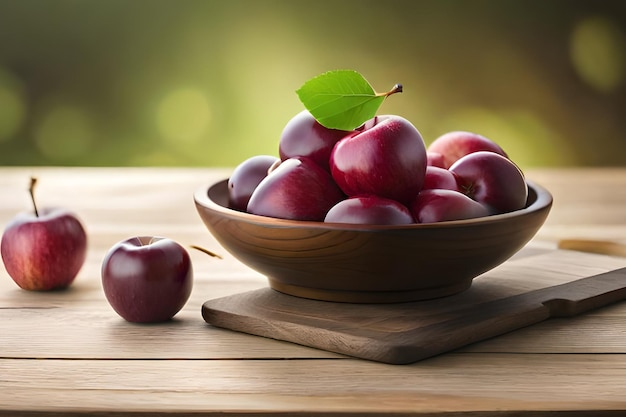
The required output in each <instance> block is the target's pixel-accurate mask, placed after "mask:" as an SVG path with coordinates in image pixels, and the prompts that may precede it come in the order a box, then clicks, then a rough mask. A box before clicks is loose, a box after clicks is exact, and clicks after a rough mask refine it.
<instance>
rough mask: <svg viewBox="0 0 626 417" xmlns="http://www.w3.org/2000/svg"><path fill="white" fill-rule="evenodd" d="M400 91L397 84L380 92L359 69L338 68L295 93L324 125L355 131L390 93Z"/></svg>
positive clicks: (400, 87)
mask: <svg viewBox="0 0 626 417" xmlns="http://www.w3.org/2000/svg"><path fill="white" fill-rule="evenodd" d="M401 91H402V86H401V85H399V84H397V85H396V86H394V88H393V89H392V90H391V91H390V92H388V93H383V94H378V93H376V91H374V88H372V86H371V85H370V83H369V82H368V81H367V80H366V79H365V78H364V77H363V76H362V75H361V74H359V73H358V72H356V71H353V70H336V71H328V72H325V73H323V74H321V75H318V76H317V77H314V78H312V79H310V80H309V81H307V82H306V83H304V85H302V87H300V88H299V89H298V90H296V93H297V94H298V97H299V98H300V101H301V102H302V104H304V107H305V108H306V109H307V110H308V111H309V112H310V113H311V114H312V115H313V117H315V119H316V120H317V121H318V122H319V123H320V124H321V125H323V126H325V127H327V128H330V129H341V130H352V129H355V128H357V127H359V126H361V125H362V124H363V123H364V122H366V121H367V120H369V119H371V118H372V117H374V116H375V115H376V112H377V111H378V108H379V107H380V105H381V104H382V103H383V101H384V100H385V98H386V97H387V96H389V95H391V94H393V93H397V92H401Z"/></svg>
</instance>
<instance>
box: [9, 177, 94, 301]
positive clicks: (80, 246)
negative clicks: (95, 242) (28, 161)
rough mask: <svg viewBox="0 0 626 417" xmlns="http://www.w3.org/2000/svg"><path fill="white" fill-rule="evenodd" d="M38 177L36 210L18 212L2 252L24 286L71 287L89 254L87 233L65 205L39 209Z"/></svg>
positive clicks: (25, 287)
mask: <svg viewBox="0 0 626 417" xmlns="http://www.w3.org/2000/svg"><path fill="white" fill-rule="evenodd" d="M35 183H36V180H35V179H34V178H33V179H31V186H30V193H31V198H32V200H33V206H34V211H33V212H23V213H19V214H17V215H16V216H15V218H13V220H11V221H10V222H9V223H8V224H7V226H6V229H5V231H4V233H3V235H2V241H1V242H0V252H1V253H2V260H3V261H4V266H5V268H6V270H7V272H8V274H9V275H10V276H11V278H13V280H14V281H15V282H16V284H17V285H18V286H19V287H20V288H23V289H25V290H40V291H46V290H54V289H61V288H66V287H68V286H69V285H70V284H71V283H72V282H74V279H75V278H76V275H77V274H78V272H79V271H80V269H81V268H82V266H83V263H84V262H85V257H86V254H87V234H86V233H85V229H84V228H83V225H82V223H81V222H80V220H79V219H78V216H77V215H76V214H75V213H73V212H71V211H69V210H66V209H63V208H43V209H41V210H38V209H37V206H36V204H35V199H34V193H33V190H34V186H35Z"/></svg>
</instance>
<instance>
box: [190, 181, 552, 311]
mask: <svg viewBox="0 0 626 417" xmlns="http://www.w3.org/2000/svg"><path fill="white" fill-rule="evenodd" d="M528 185H529V197H528V203H527V206H526V208H524V209H521V210H518V211H515V212H510V213H505V214H498V215H493V216H489V217H483V218H479V219H471V220H459V221H449V222H441V223H431V224H413V225H406V226H372V225H351V224H337V223H335V224H333V223H323V222H311V221H293V220H283V219H276V218H271V217H264V216H258V215H253V214H248V213H243V212H240V211H236V210H232V209H229V208H227V201H228V189H227V180H222V181H220V182H218V183H216V184H214V185H211V186H208V187H203V188H201V189H199V190H197V191H196V192H195V194H194V200H195V204H196V208H197V210H198V213H199V215H200V217H201V218H202V221H203V222H204V224H205V225H206V227H207V228H208V229H209V231H210V232H211V233H212V234H213V236H214V237H215V238H216V239H217V240H218V242H219V243H220V244H221V245H222V246H223V247H224V248H225V249H226V250H227V251H228V252H230V253H231V254H232V255H233V256H234V257H236V258H237V259H239V260H240V261H241V262H243V263H244V264H246V265H247V266H249V267H250V268H252V269H254V270H256V271H258V272H260V273H261V274H263V275H265V276H267V278H268V280H269V285H270V287H271V288H273V289H275V290H277V291H280V292H283V293H286V294H290V295H294V296H297V297H304V298H312V299H317V300H325V301H338V302H351V303H392V302H405V301H416V300H424V299H430V298H436V297H443V296H448V295H452V294H456V293H459V292H461V291H464V290H466V289H467V288H469V287H470V285H471V284H472V280H473V279H474V278H475V277H477V276H478V275H480V274H482V273H484V272H486V271H488V270H490V269H492V268H494V267H496V266H498V265H500V264H501V263H503V262H504V261H506V260H507V259H509V258H510V257H511V256H512V255H514V254H515V253H516V252H517V251H518V250H520V249H521V248H522V247H523V246H524V245H525V244H526V243H527V242H528V241H529V240H530V239H532V238H533V236H534V235H535V234H536V233H537V231H538V230H539V228H540V227H541V226H542V225H543V223H544V221H545V219H546V217H547V216H548V213H549V211H550V208H551V206H552V196H551V194H550V193H549V192H548V191H547V190H546V189H544V188H542V187H541V186H539V185H537V184H534V183H531V182H528Z"/></svg>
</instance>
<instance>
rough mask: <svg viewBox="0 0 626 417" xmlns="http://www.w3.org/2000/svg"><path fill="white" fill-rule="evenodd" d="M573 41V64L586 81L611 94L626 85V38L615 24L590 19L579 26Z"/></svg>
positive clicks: (571, 52)
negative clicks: (624, 82) (619, 86)
mask: <svg viewBox="0 0 626 417" xmlns="http://www.w3.org/2000/svg"><path fill="white" fill-rule="evenodd" d="M570 42H571V44H570V54H571V60H572V64H573V65H574V68H575V69H576V72H577V73H578V74H579V76H580V77H581V78H582V79H583V80H584V81H585V82H587V83H588V84H589V85H591V86H592V87H594V88H596V89H598V90H600V91H611V90H613V89H615V88H616V87H617V86H618V85H620V84H621V83H622V82H623V80H624V76H625V74H624V73H625V71H626V48H625V47H624V45H625V39H624V35H623V34H622V33H621V32H620V29H619V27H618V26H617V25H616V24H614V23H613V22H612V21H610V20H609V19H606V18H601V17H593V18H588V19H586V20H583V21H582V22H581V23H579V24H578V25H577V26H576V28H575V29H574V31H573V32H572V35H571V41H570Z"/></svg>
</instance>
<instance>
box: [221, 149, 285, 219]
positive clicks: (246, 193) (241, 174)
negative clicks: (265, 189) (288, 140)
mask: <svg viewBox="0 0 626 417" xmlns="http://www.w3.org/2000/svg"><path fill="white" fill-rule="evenodd" d="M278 162H280V159H279V158H277V157H275V156H270V155H255V156H252V157H250V158H248V159H246V160H244V161H243V162H241V163H240V164H239V165H237V166H236V167H235V169H234V170H233V173H232V174H231V176H230V178H228V206H229V207H230V208H232V209H235V210H239V211H245V210H246V207H247V206H248V201H250V196H251V195H252V192H253V191H254V189H255V188H256V187H257V185H259V183H260V182H261V180H262V179H263V178H265V177H266V176H267V174H268V172H269V170H270V169H271V168H272V166H273V165H274V164H276V163H278Z"/></svg>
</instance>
